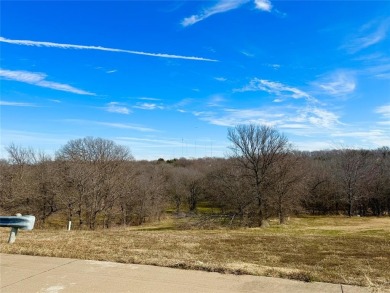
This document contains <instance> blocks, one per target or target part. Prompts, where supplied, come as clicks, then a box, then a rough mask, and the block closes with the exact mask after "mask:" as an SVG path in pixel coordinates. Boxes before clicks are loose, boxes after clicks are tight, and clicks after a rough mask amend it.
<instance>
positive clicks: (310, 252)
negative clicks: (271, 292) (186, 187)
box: [0, 217, 390, 289]
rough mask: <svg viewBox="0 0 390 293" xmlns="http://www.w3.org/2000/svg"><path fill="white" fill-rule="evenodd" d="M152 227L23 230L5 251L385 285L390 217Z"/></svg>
mask: <svg viewBox="0 0 390 293" xmlns="http://www.w3.org/2000/svg"><path fill="white" fill-rule="evenodd" d="M174 227H175V223H174V222H171V221H168V222H165V223H161V224H159V225H155V226H143V227H133V228H115V229H110V230H99V231H70V232H68V231H62V230H33V231H31V232H26V231H21V233H20V234H19V235H18V238H17V240H16V242H15V243H14V244H12V245H8V244H7V243H6V242H7V239H8V233H9V231H8V229H1V232H0V237H1V242H0V251H1V252H2V253H15V254H28V255H42V256H56V257H68V258H79V259H91V260H107V261H114V262H121V263H137V264H151V265H158V266H167V267H177V268H186V269H199V270H206V271H217V272H222V273H234V274H252V275H266V276H277V277H283V278H291V279H298V280H302V281H322V282H333V283H342V284H353V285H362V286H371V287H374V288H382V289H383V288H387V289H390V218H344V217H307V218H296V219H292V220H291V221H290V223H289V224H288V225H277V224H276V223H272V225H271V227H270V228H267V229H259V228H246V229H244V228H242V229H236V230H229V229H214V230H177V229H175V228H174Z"/></svg>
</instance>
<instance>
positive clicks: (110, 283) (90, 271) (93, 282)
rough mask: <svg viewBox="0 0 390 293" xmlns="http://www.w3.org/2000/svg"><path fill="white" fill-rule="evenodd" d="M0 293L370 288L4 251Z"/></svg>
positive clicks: (294, 292)
mask: <svg viewBox="0 0 390 293" xmlns="http://www.w3.org/2000/svg"><path fill="white" fill-rule="evenodd" d="M0 292H1V293H6V292H46V293H57V292H61V293H62V292H83V293H84V292H94V293H98V292H159V293H165V292H167V293H168V292H169V293H176V292H180V293H182V292H191V293H192V292H194V293H198V292H199V293H200V292H202V293H209V292H210V293H211V292H216V293H217V292H237V293H238V292H272V293H275V292H288V293H298V292H299V293H309V292H310V293H313V292H321V293H327V292H329V293H333V292H334V293H336V292H337V293H340V292H341V293H366V292H370V290H369V289H368V288H362V287H354V286H347V285H340V284H328V283H316V282H313V283H304V282H299V281H294V280H286V279H278V278H269V277H256V276H246V275H241V276H236V275H224V274H219V273H208V272H202V271H189V270H179V269H171V268H163V267H155V266H146V265H133V264H120V263H113V262H100V261H88V260H77V259H68V258H55V257H37V256H25V255H10V254H0Z"/></svg>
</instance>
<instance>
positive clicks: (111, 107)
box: [105, 102, 130, 114]
mask: <svg viewBox="0 0 390 293" xmlns="http://www.w3.org/2000/svg"><path fill="white" fill-rule="evenodd" d="M105 110H106V111H107V112H111V113H119V114H129V113H130V110H129V109H128V108H126V107H124V106H121V105H120V104H119V103H117V102H111V103H108V104H107V107H106V108H105Z"/></svg>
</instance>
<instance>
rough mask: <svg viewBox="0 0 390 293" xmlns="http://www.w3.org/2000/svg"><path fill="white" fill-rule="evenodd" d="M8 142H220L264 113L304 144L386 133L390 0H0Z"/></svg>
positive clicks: (218, 152)
mask: <svg viewBox="0 0 390 293" xmlns="http://www.w3.org/2000/svg"><path fill="white" fill-rule="evenodd" d="M0 5H1V30H0V36H1V38H0V48H1V51H0V58H1V59H0V60H1V61H0V62H1V63H0V82H1V101H0V111H1V143H0V144H1V145H0V156H1V157H6V151H5V147H6V146H8V145H10V144H11V143H14V144H16V145H20V146H24V147H32V148H34V149H37V150H42V151H44V152H46V153H48V154H54V151H56V150H58V149H59V148H60V147H61V146H62V145H64V144H65V143H66V142H67V141H69V140H70V139H77V138H82V137H85V136H94V137H102V138H105V139H110V140H114V141H115V142H117V143H119V144H122V145H126V146H129V147H130V149H131V151H132V153H133V155H134V157H135V158H136V159H148V160H153V159H157V158H160V157H162V158H165V159H171V158H174V157H189V158H191V157H205V156H224V155H226V153H227V152H228V148H227V146H228V145H229V142H228V141H227V138H226V135H227V129H228V128H229V127H233V126H235V125H237V124H243V123H259V124H266V125H270V126H273V127H275V128H276V129H278V130H279V131H280V132H283V133H284V134H285V135H286V136H287V137H288V139H289V141H290V142H291V143H292V144H293V145H294V147H295V148H297V149H300V150H320V149H329V148H338V147H354V148H377V147H381V146H386V145H387V146H389V145H390V2H389V1H287V0H286V1H272V0H271V1H268V0H228V1H227V0H220V1H117V2H114V1H97V2H92V1H65V2H61V1H42V2H34V1H1V4H0Z"/></svg>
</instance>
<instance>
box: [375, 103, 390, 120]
mask: <svg viewBox="0 0 390 293" xmlns="http://www.w3.org/2000/svg"><path fill="white" fill-rule="evenodd" d="M375 112H376V113H378V114H381V115H383V116H384V117H386V118H389V119H390V104H388V105H384V106H381V107H378V108H376V110H375Z"/></svg>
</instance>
